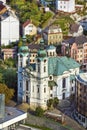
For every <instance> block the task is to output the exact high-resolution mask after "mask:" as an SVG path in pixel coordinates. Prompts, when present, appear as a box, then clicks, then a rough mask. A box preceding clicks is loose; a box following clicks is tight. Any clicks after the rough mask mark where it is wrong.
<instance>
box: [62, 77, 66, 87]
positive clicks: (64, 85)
mask: <svg viewBox="0 0 87 130" xmlns="http://www.w3.org/2000/svg"><path fill="white" fill-rule="evenodd" d="M62 86H63V88H65V87H66V79H65V78H63V81H62Z"/></svg>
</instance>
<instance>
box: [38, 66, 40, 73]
mask: <svg viewBox="0 0 87 130" xmlns="http://www.w3.org/2000/svg"><path fill="white" fill-rule="evenodd" d="M38 72H39V73H40V66H39V65H38Z"/></svg>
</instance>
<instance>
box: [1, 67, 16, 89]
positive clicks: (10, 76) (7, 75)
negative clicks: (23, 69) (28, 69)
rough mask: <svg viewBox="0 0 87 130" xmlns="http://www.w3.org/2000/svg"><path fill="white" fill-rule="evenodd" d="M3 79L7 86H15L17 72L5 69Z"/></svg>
mask: <svg viewBox="0 0 87 130" xmlns="http://www.w3.org/2000/svg"><path fill="white" fill-rule="evenodd" d="M3 79H4V83H5V84H6V85H7V86H8V87H9V88H16V85H17V74H16V70H14V69H12V68H11V69H6V70H5V71H4V73H3Z"/></svg>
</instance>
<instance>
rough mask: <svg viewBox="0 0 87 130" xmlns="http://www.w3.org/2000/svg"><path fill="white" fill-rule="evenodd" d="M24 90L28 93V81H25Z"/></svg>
mask: <svg viewBox="0 0 87 130" xmlns="http://www.w3.org/2000/svg"><path fill="white" fill-rule="evenodd" d="M26 90H27V91H28V81H26Z"/></svg>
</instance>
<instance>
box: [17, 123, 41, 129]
mask: <svg viewBox="0 0 87 130" xmlns="http://www.w3.org/2000/svg"><path fill="white" fill-rule="evenodd" d="M16 130H41V129H37V128H33V127H28V126H25V125H22V124H20V126H18V127H17V128H16Z"/></svg>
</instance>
